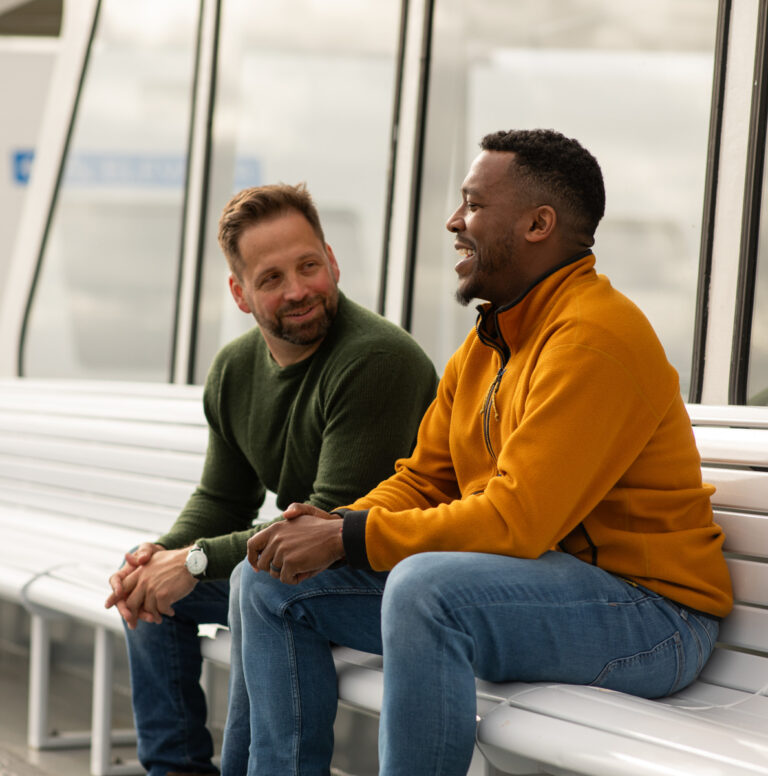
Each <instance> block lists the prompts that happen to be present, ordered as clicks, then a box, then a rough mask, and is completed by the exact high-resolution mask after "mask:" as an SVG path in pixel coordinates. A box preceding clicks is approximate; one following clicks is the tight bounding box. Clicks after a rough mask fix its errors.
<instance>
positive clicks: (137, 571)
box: [104, 542, 197, 630]
mask: <svg viewBox="0 0 768 776" xmlns="http://www.w3.org/2000/svg"><path fill="white" fill-rule="evenodd" d="M187 552H188V548H187V547H184V548H182V549H180V550H166V549H165V548H164V547H163V546H161V545H159V544H152V543H150V542H145V543H144V544H141V545H139V547H137V548H136V549H135V550H134V551H133V552H127V553H126V554H125V563H124V565H123V566H122V567H121V568H120V569H119V570H118V571H116V572H115V573H114V574H113V575H112V576H111V577H110V578H109V585H110V587H111V588H112V592H111V593H110V595H109V597H108V598H107V600H106V601H105V602H104V606H105V607H106V608H107V609H109V608H110V607H111V606H115V607H116V608H117V611H118V612H120V615H121V616H122V618H123V619H124V620H125V622H126V625H127V626H128V627H129V628H130V629H131V630H133V629H134V628H135V627H136V624H137V622H138V621H139V620H143V621H144V622H153V623H156V624H159V623H161V622H162V621H163V615H164V614H165V615H168V616H169V617H172V616H173V614H174V611H173V604H174V603H176V601H179V600H181V599H182V598H184V597H185V596H187V595H189V593H191V592H192V590H193V588H194V587H195V585H196V584H197V580H196V579H195V578H194V577H193V576H192V575H191V574H190V573H189V571H187V568H186V566H185V565H184V561H185V560H186V558H187Z"/></svg>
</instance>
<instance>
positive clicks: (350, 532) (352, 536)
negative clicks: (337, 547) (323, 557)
mask: <svg viewBox="0 0 768 776" xmlns="http://www.w3.org/2000/svg"><path fill="white" fill-rule="evenodd" d="M367 520H368V510H367V509H363V510H360V511H352V510H350V511H348V512H345V513H344V527H343V529H342V532H341V540H342V542H344V555H345V556H346V558H347V563H348V564H349V565H350V566H352V568H355V569H366V570H368V571H373V569H372V568H371V564H370V563H369V562H368V553H367V552H366V551H365V523H366V521H367Z"/></svg>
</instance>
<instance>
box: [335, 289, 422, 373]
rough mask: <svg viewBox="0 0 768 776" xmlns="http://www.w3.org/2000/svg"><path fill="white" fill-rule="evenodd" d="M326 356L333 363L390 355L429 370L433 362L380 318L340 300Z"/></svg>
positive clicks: (406, 335) (399, 330) (409, 338)
mask: <svg viewBox="0 0 768 776" xmlns="http://www.w3.org/2000/svg"><path fill="white" fill-rule="evenodd" d="M324 344H327V348H325V350H326V352H327V354H328V356H329V357H330V358H332V359H333V360H336V361H338V360H350V359H351V360H356V359H358V358H360V357H362V356H367V357H371V356H374V355H379V356H393V357H397V358H398V359H401V360H404V361H406V362H410V363H411V364H412V365H413V367H414V368H420V367H421V368H423V369H425V370H432V369H434V367H433V366H432V362H431V361H430V359H429V357H428V356H427V354H426V353H425V352H424V351H423V350H422V348H421V346H420V345H419V344H418V343H417V342H416V340H415V339H414V338H413V337H412V336H411V335H410V334H409V333H408V332H407V331H405V330H404V329H403V328H401V327H400V326H398V325H397V324H395V323H393V322H392V321H388V320H387V319H386V318H384V317H383V316H381V315H379V314H377V313H374V312H372V311H371V310H368V309H366V308H365V307H363V306H362V305H359V304H357V302H353V301H352V300H351V299H348V298H347V297H346V296H344V295H340V297H339V312H338V315H337V317H336V320H335V321H334V325H333V328H332V330H331V333H330V334H329V336H328V341H327V343H324Z"/></svg>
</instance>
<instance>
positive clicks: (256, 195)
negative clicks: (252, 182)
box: [219, 183, 325, 278]
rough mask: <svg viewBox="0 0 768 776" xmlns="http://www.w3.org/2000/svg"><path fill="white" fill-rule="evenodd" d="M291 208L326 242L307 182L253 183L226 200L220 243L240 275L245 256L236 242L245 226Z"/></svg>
mask: <svg viewBox="0 0 768 776" xmlns="http://www.w3.org/2000/svg"><path fill="white" fill-rule="evenodd" d="M291 210H295V211H296V212H297V213H299V214H301V215H303V216H304V218H306V219H307V221H309V225H310V226H311V227H312V229H313V230H314V232H315V234H316V235H317V237H318V239H319V240H320V242H322V244H323V246H325V235H324V234H323V227H322V226H321V225H320V216H319V215H318V212H317V208H316V207H315V203H314V201H313V200H312V195H311V194H310V193H309V192H308V191H307V187H306V185H305V184H304V183H299V184H297V185H296V186H291V185H289V184H287V183H273V184H269V185H266V186H253V187H251V188H249V189H243V190H242V191H241V192H239V193H237V194H235V195H234V196H233V197H232V199H230V200H229V202H227V204H226V205H225V206H224V210H223V212H222V214H221V218H220V219H219V245H220V246H221V250H222V251H223V252H224V256H225V257H226V259H227V263H228V264H229V266H230V269H231V270H232V272H234V273H235V275H237V276H238V278H239V277H240V273H241V271H242V268H243V258H242V256H241V255H240V251H239V249H238V247H237V246H238V243H239V241H240V237H241V236H242V234H243V232H244V231H245V229H246V228H247V227H249V226H252V225H253V224H257V223H259V222H261V221H266V220H267V219H269V218H273V217H275V216H278V215H282V214H284V213H286V212H289V211H291Z"/></svg>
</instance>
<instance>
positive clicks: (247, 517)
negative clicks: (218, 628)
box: [157, 294, 437, 579]
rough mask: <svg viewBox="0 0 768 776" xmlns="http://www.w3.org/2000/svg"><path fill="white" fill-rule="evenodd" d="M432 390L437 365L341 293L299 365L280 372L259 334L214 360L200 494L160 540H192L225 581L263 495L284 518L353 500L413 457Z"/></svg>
mask: <svg viewBox="0 0 768 776" xmlns="http://www.w3.org/2000/svg"><path fill="white" fill-rule="evenodd" d="M436 386H437V376H436V374H435V369H434V367H433V366H432V363H431V362H430V360H429V359H428V358H427V356H426V355H425V354H424V352H423V351H422V350H421V348H420V347H419V346H418V345H417V344H416V342H415V340H414V339H413V338H412V337H411V336H410V335H409V334H407V333H406V332H405V331H403V330H402V329H401V328H399V327H398V326H396V325H394V324H393V323H390V322H389V321H387V320H385V319H384V318H382V317H380V316H378V315H376V314H374V313H372V312H370V311H368V310H366V309H365V308H363V307H361V306H360V305H358V304H355V303H354V302H352V301H351V300H349V299H347V298H346V297H344V295H343V294H340V296H339V311H338V315H337V317H336V319H335V320H334V322H333V325H332V327H331V329H330V331H329V332H328V335H327V336H326V338H325V340H324V341H323V343H322V344H321V345H320V347H319V348H318V349H317V350H316V351H315V353H314V354H313V355H312V356H310V357H309V358H307V359H305V360H304V361H301V362H299V363H297V364H291V365H289V366H286V367H280V366H278V365H277V364H276V363H275V361H274V359H273V358H272V356H271V355H270V353H269V350H268V349H267V346H266V344H265V342H264V338H263V337H262V336H261V332H260V331H259V329H258V327H254V328H253V329H251V330H250V331H248V332H247V333H246V334H244V335H242V336H241V337H239V338H237V339H235V340H234V341H233V342H230V343H229V344H228V345H226V346H225V347H224V348H223V349H222V350H221V351H220V352H219V353H218V355H217V356H216V358H215V359H214V362H213V365H212V367H211V370H210V372H209V375H208V379H207V382H206V386H205V393H204V397H203V402H204V406H205V414H206V417H207V419H208V424H209V439H208V451H207V454H206V459H205V466H204V468H203V474H202V477H201V480H200V485H199V486H198V488H197V489H196V490H195V492H194V493H193V494H192V496H191V497H190V499H189V501H188V502H187V504H186V506H185V507H184V509H183V510H182V512H181V514H180V515H179V517H178V519H177V520H176V522H175V523H174V525H173V527H172V528H171V529H170V531H169V532H168V533H167V534H165V535H164V536H161V537H160V538H159V539H158V540H157V541H158V542H159V543H160V544H162V545H163V546H164V547H166V548H168V549H174V548H178V547H185V546H187V545H190V544H192V543H193V542H197V543H198V544H200V545H201V546H202V547H203V549H204V550H205V553H206V555H207V556H208V569H207V571H206V577H207V578H209V579H222V578H226V577H228V576H229V574H230V573H231V571H232V569H233V568H234V567H235V566H236V565H237V563H239V562H240V561H241V560H242V559H243V558H244V557H245V553H246V543H247V540H248V538H249V537H250V536H251V535H252V534H253V533H254V532H255V531H256V530H258V529H256V528H253V527H252V524H253V520H254V518H256V517H257V515H258V511H259V507H260V506H261V504H262V503H263V501H264V496H265V492H266V490H271V491H273V492H274V493H275V494H276V495H277V505H278V507H279V508H280V509H285V508H286V507H287V506H288V505H289V504H290V503H292V502H294V501H298V502H308V503H310V504H314V505H315V506H318V507H320V508H321V509H326V510H329V509H332V508H334V507H337V506H339V505H340V504H349V503H350V502H352V501H354V500H355V499H356V498H357V497H359V496H362V495H363V494H365V493H367V492H368V491H369V490H371V488H373V487H374V486H375V485H377V484H378V483H379V482H380V481H381V480H383V479H386V478H387V477H388V476H389V475H390V474H391V473H392V472H393V470H394V462H395V459H397V458H400V457H403V456H406V455H408V454H409V453H410V452H411V450H412V448H413V446H414V443H415V440H416V431H417V429H418V424H419V421H420V420H421V417H422V415H423V414H424V411H425V409H426V408H427V406H428V405H429V403H430V402H431V400H432V399H433V397H434V395H435V389H436ZM262 517H273V516H271V515H263V516H262ZM274 517H276V516H274Z"/></svg>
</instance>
